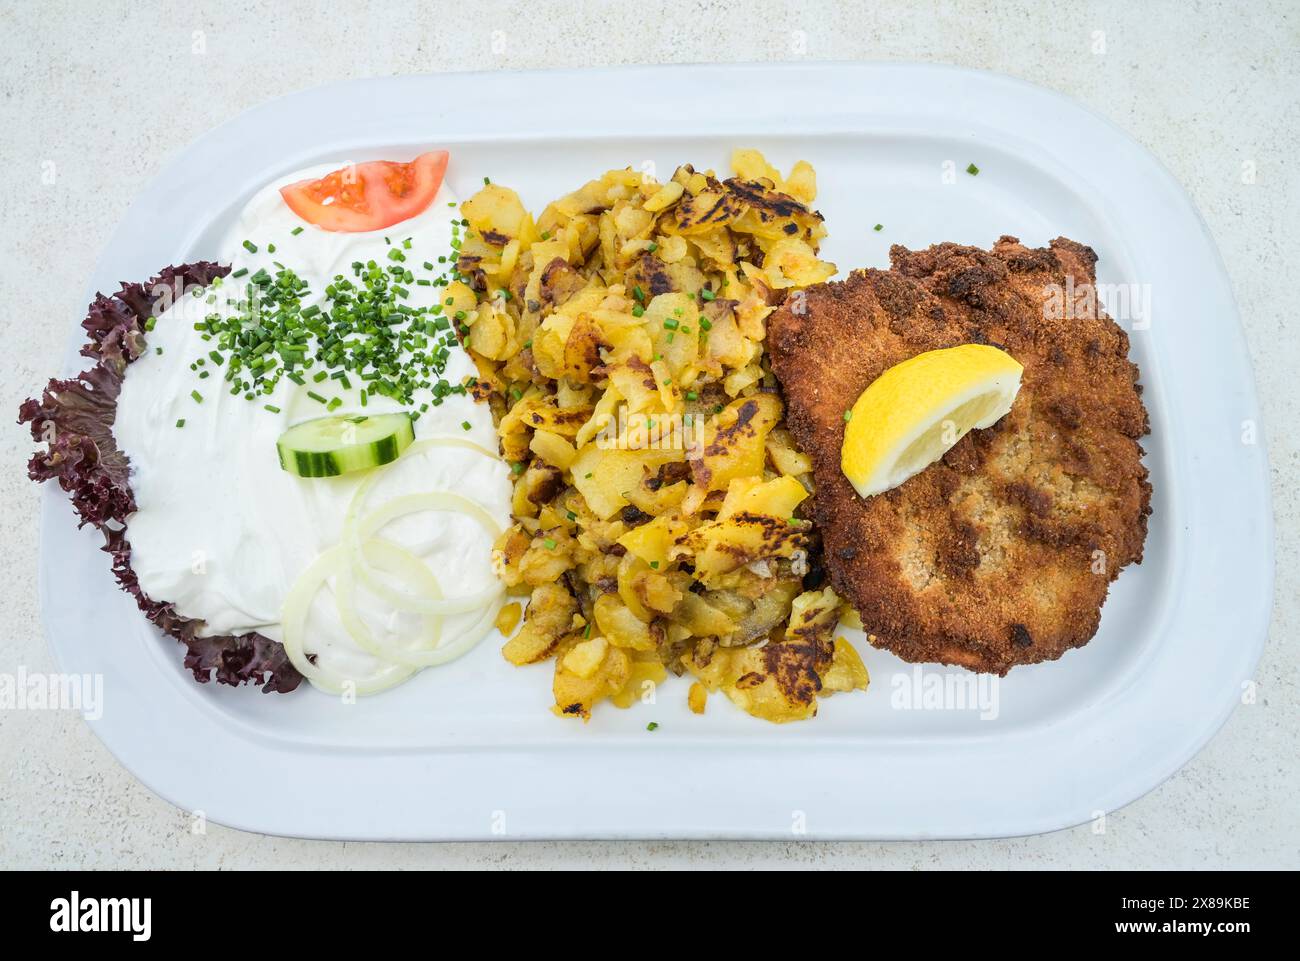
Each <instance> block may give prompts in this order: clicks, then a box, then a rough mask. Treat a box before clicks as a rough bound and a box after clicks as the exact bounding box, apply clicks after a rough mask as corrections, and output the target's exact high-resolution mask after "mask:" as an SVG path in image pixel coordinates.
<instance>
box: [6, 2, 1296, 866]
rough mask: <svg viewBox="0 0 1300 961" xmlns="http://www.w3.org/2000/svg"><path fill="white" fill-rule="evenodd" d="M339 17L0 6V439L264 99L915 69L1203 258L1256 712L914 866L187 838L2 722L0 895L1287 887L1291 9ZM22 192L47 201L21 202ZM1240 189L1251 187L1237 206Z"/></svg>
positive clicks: (621, 849)
mask: <svg viewBox="0 0 1300 961" xmlns="http://www.w3.org/2000/svg"><path fill="white" fill-rule="evenodd" d="M366 6H367V5H366V4H365V3H354V4H343V3H338V2H332V3H329V2H320V3H310V4H307V3H288V2H267V3H252V2H243V3H236V2H227V3H221V4H217V3H205V4H191V3H150V2H141V0H135V2H121V0H82V2H78V3H50V2H34V0H33V2H20V3H15V2H12V0H5V2H0V171H3V173H4V182H3V189H0V336H2V337H3V352H2V353H0V414H3V412H4V411H9V412H10V413H9V415H7V416H9V417H12V416H13V415H14V412H15V411H16V409H17V406H18V403H19V402H20V401H21V400H22V398H24V397H26V396H28V395H29V394H31V393H33V392H35V391H36V390H37V389H38V388H39V387H40V386H41V385H42V384H43V383H44V381H45V379H46V378H47V376H49V375H50V374H51V373H53V372H55V370H56V368H57V366H58V359H59V358H60V357H61V356H62V350H63V347H64V344H65V342H66V338H67V336H68V331H69V327H70V325H71V324H73V323H75V321H76V320H77V319H79V318H80V317H81V316H82V315H83V313H84V303H83V287H84V283H85V278H86V277H88V276H89V274H90V272H91V268H92V266H93V264H94V261H95V258H96V257H97V256H98V254H99V251H100V249H101V246H102V245H103V244H104V243H105V242H106V241H107V239H108V237H109V234H110V232H111V231H112V229H113V228H114V226H115V224H116V223H117V221H118V219H119V217H120V216H121V215H122V213H123V211H124V210H125V208H126V206H127V204H128V203H129V201H130V199H131V198H132V197H133V196H134V195H135V193H136V192H137V191H139V190H140V189H141V188H142V187H143V186H144V184H145V183H146V182H147V181H148V180H149V179H150V178H151V177H152V176H153V175H154V174H155V173H156V172H157V171H158V170H159V169H160V168H161V167H162V166H163V165H164V164H166V163H167V161H168V160H169V158H170V157H171V156H172V155H173V154H174V153H175V152H176V151H177V150H179V149H180V148H181V147H182V146H184V145H185V144H186V143H188V142H189V141H191V140H193V139H194V138H195V137H197V136H198V135H199V134H201V133H203V132H204V131H206V130H208V129H209V128H210V127H212V126H214V125H216V124H218V123H221V122H222V121H224V120H226V119H228V118H230V117H232V116H234V115H235V114H237V113H238V112H240V111H241V110H243V109H245V108H246V107H250V106H252V105H254V104H257V103H260V102H261V101H263V100H266V99H268V98H270V97H274V96H276V95H278V94H282V93H287V92H289V91H293V90H298V89H301V88H304V87H310V86H314V85H316V84H320V83H324V82H326V81H329V80H335V79H340V78H347V77H358V76H370V75H383V74H393V73H422V72H433V71H444V70H471V69H489V70H490V69H498V68H534V67H576V66H585V65H595V64H618V63H670V62H671V63H677V62H680V63H691V62H701V61H753V60H789V59H830V60H850V59H884V60H932V61H939V62H946V63H953V64H959V65H961V66H966V67H977V68H983V69H988V70H995V71H1001V72H1004V73H1009V74H1012V75H1015V76H1017V77H1021V78H1023V79H1025V80H1029V81H1031V82H1034V83H1038V84H1042V85H1044V86H1047V87H1052V88H1054V89H1057V90H1060V91H1062V92H1064V93H1066V94H1069V95H1071V96H1073V97H1075V98H1077V99H1079V100H1081V101H1083V102H1084V103H1085V104H1087V105H1088V106H1090V107H1092V108H1093V109H1094V110H1096V111H1098V112H1100V113H1102V114H1104V115H1105V116H1107V117H1109V118H1110V119H1112V120H1113V121H1115V122H1116V123H1118V124H1119V125H1120V126H1121V127H1123V128H1124V129H1125V130H1127V131H1128V132H1129V133H1130V134H1131V135H1132V136H1133V137H1135V138H1136V139H1137V140H1138V141H1140V142H1141V143H1143V144H1145V145H1146V146H1147V147H1148V148H1149V149H1150V150H1151V151H1152V152H1153V153H1155V155H1156V156H1157V157H1159V158H1160V160H1161V161H1163V162H1164V163H1165V164H1166V165H1167V166H1168V167H1169V168H1170V169H1171V170H1172V171H1173V173H1174V175H1175V176H1176V177H1177V178H1178V179H1179V180H1180V181H1181V182H1182V183H1183V184H1184V186H1185V187H1186V188H1187V189H1188V191H1189V192H1190V193H1191V195H1192V197H1193V199H1194V200H1195V201H1196V203H1197V205H1198V206H1199V207H1200V209H1201V211H1202V213H1203V215H1204V216H1205V218H1206V220H1207V221H1208V222H1209V225H1210V228H1211V229H1212V231H1213V232H1214V236H1215V237H1216V239H1217V241H1218V243H1219V247H1220V250H1221V251H1222V252H1223V256H1224V259H1225V261H1226V262H1227V265H1228V270H1229V273H1230V274H1231V276H1232V280H1233V283H1234V285H1235V288H1236V292H1237V297H1238V300H1239V302H1240V305H1241V313H1242V317H1243V320H1244V322H1245V326H1246V333H1247V335H1248V338H1249V341H1250V347H1251V352H1252V354H1253V356H1254V360H1255V369H1256V376H1257V380H1258V387H1259V391H1260V394H1261V402H1262V409H1263V414H1264V417H1265V430H1266V431H1267V433H1268V444H1269V454H1270V457H1271V463H1272V475H1273V491H1274V510H1275V514H1276V521H1277V561H1278V578H1277V606H1276V610H1275V612H1274V617H1273V624H1272V631H1271V636H1270V640H1269V644H1268V647H1267V648H1266V651H1265V655H1264V659H1263V662H1262V663H1261V665H1260V668H1259V671H1258V675H1257V680H1258V690H1259V699H1258V701H1257V703H1256V704H1254V705H1250V706H1243V707H1241V708H1239V709H1238V710H1237V711H1236V713H1235V714H1234V715H1233V717H1232V718H1231V719H1230V720H1229V722H1228V724H1227V726H1226V727H1225V728H1224V729H1223V731H1222V732H1220V733H1219V735H1218V736H1217V737H1216V738H1215V739H1214V740H1213V741H1212V742H1211V743H1210V745H1209V746H1208V747H1207V748H1206V749H1205V750H1204V751H1203V752H1202V753H1201V754H1200V755H1199V756H1198V757H1197V758H1196V759H1195V760H1194V761H1192V762H1191V763H1190V764H1188V765H1187V766H1186V767H1185V768H1184V769H1183V770H1182V771H1180V772H1179V773H1178V774H1177V775H1175V776H1174V777H1173V778H1172V779H1171V780H1170V781H1168V782H1167V783H1165V784H1164V785H1162V786H1161V787H1159V788H1157V789H1156V790H1154V791H1152V792H1151V793H1150V794H1149V795H1147V796H1146V797H1145V798H1143V799H1141V800H1140V801H1137V802H1135V803H1134V804H1132V805H1130V806H1129V807H1127V808H1125V809H1124V810H1122V811H1120V812H1118V813H1115V814H1113V815H1111V816H1110V817H1109V819H1108V821H1107V825H1106V832H1105V834H1102V835H1097V834H1094V833H1093V832H1092V831H1091V829H1090V828H1089V827H1086V826H1085V827H1080V828H1076V829H1073V830H1068V831H1062V832H1058V833H1056V834H1052V835H1046V836H1042V837H1035V838H1025V839H1017V840H1008V841H983V842H946V843H917V844H907V843H895V844H834V843H824V844H823V843H795V842H791V843H764V844H759V843H752V844H746V843H653V844H650V843H629V844H608V843H589V844H549V843H532V844H517V843H502V844H492V845H481V844H449V845H378V844H339V843H327V842H310V841H295V840H283V839H279V838H271V837H261V836H256V835H249V834H243V833H240V832H237V831H232V830H227V829H224V828H220V827H215V826H210V827H209V830H208V833H207V834H206V835H202V836H196V835H192V834H191V833H190V830H189V819H188V817H187V816H186V815H184V814H183V813H182V812H180V811H178V810H176V809H174V808H172V807H171V806H170V805H168V804H166V803H165V802H163V801H161V800H159V799H158V798H156V797H154V796H153V795H152V794H150V793H149V791H147V790H146V789H145V788H144V787H142V786H141V785H140V784H138V783H137V782H136V781H135V780H134V778H132V776H131V775H130V774H128V773H127V772H126V771H125V770H124V769H123V768H122V767H120V766H119V765H118V764H117V762H116V761H115V760H114V759H113V758H112V757H111V756H110V755H109V754H108V752H107V751H106V750H105V749H104V748H103V747H102V746H101V745H100V744H99V742H98V741H97V740H96V739H95V737H94V736H93V735H92V734H91V733H90V730H89V728H88V727H87V726H86V725H85V724H84V723H83V722H82V721H81V720H80V718H79V716H77V715H74V714H57V713H53V712H17V711H7V712H6V711H0V868H9V867H43V866H69V867H73V866H86V867H173V868H180V867H207V868H235V867H255V866H264V867H270V866H274V867H303V868H315V867H383V866H396V867H416V866H447V867H542V866H567V867H619V866H633V867H652V866H656V867H667V866H678V867H680V866H694V867H706V866H707V867H719V868H728V867H730V868H759V867H769V866H777V865H793V866H798V867H847V866H889V867H916V868H921V867H951V868H962V867H999V866H1031V867H1060V868H1066V867H1082V868H1118V867H1157V866H1168V867H1183V868H1201V867H1215V866H1219V867H1262V866H1287V867H1292V868H1294V867H1297V866H1300V824H1298V820H1300V819H1298V817H1297V801H1296V798H1297V797H1300V778H1298V777H1297V757H1300V744H1298V743H1297V728H1298V727H1300V723H1298V722H1300V710H1297V708H1298V707H1300V705H1298V703H1297V693H1296V665H1297V654H1298V653H1300V647H1298V645H1297V642H1296V641H1297V630H1298V629H1300V623H1298V615H1300V605H1298V603H1297V578H1296V573H1297V549H1298V547H1300V516H1298V514H1300V511H1298V510H1297V499H1296V497H1295V495H1294V493H1293V492H1294V490H1295V489H1296V487H1297V484H1300V471H1298V470H1297V468H1298V467H1300V464H1298V463H1297V443H1296V433H1295V431H1296V424H1297V422H1298V420H1300V387H1297V380H1298V379H1300V339H1298V337H1300V331H1298V328H1300V321H1297V320H1296V319H1295V303H1296V299H1295V296H1294V294H1293V293H1292V290H1293V288H1294V283H1293V280H1292V277H1291V276H1290V272H1291V271H1293V270H1294V268H1295V263H1296V251H1297V250H1300V226H1298V225H1300V210H1298V209H1297V184H1298V182H1300V178H1298V177H1297V170H1296V166H1297V162H1298V159H1300V109H1297V105H1298V102H1300V101H1298V97H1300V4H1296V3H1295V2H1294V0H1273V2H1255V3H1215V2H1191V3H1188V2H1133V0H1116V2H1111V3H1088V2H1082V0H1038V2H1020V3H993V2H988V3H980V2H956V0H954V2H941V3H904V2H892V3H873V4H854V3H829V2H827V3H818V2H812V0H804V2H777V0H745V2H739V3H730V2H706V0H693V2H692V0H678V2H670V3H655V2H650V0H643V2H634V3H622V2H609V3H602V2H575V0H569V2H558V3H556V2H546V0H533V2H523V0H516V2H499V0H472V2H463V0H462V2H459V3H436V2H423V3H395V2H385V3H380V2H378V0H376V2H374V4H373V9H374V12H373V13H372V14H369V15H367V14H364V13H363V14H361V15H360V16H358V17H356V19H354V20H352V21H349V20H348V19H347V14H346V13H345V12H344V11H345V10H347V9H348V8H349V7H355V8H365V7H366ZM1098 30H1100V31H1104V32H1105V45H1106V52H1105V53H1104V54H1100V55H1099V54H1095V53H1093V52H1092V48H1093V41H1094V31H1098ZM195 31H202V35H203V41H204V45H205V48H206V49H205V50H204V51H203V52H201V53H197V52H194V49H193V47H194V38H195V36H196V34H195ZM495 31H500V33H499V34H498V35H497V36H498V41H500V40H502V39H503V40H504V49H502V48H501V44H500V42H498V43H497V44H496V45H495V46H494V44H493V37H494V32H495ZM796 31H802V34H803V36H804V37H806V48H802V49H801V48H800V46H799V45H798V41H797V40H796V38H797V36H798V34H797V33H796ZM494 50H500V51H501V52H494ZM524 95H525V96H526V95H527V93H526V91H525V92H524ZM579 95H580V94H579ZM705 95H707V94H705ZM754 95H755V96H762V92H761V91H755V93H754ZM719 107H720V109H725V105H719ZM339 122H340V123H341V124H342V123H346V118H344V117H340V118H339ZM50 162H52V163H53V164H54V169H55V170H56V171H57V178H56V181H55V183H54V184H53V185H47V184H43V183H42V177H41V174H42V171H43V170H44V169H47V168H46V167H45V165H46V164H48V163H50ZM1244 162H1251V163H1253V164H1254V167H1255V170H1256V171H1257V173H1256V178H1255V182H1254V183H1243V177H1242V171H1243V163H1244ZM1288 254H1289V256H1288ZM29 448H30V444H29V442H28V440H27V439H26V438H25V437H24V433H23V431H21V430H20V429H19V428H17V427H10V428H7V429H4V430H3V431H0V496H2V497H3V504H4V510H3V511H2V512H0V525H3V527H2V528H0V565H3V576H0V672H14V671H16V670H17V667H18V666H19V665H25V666H26V667H27V668H28V669H29V670H32V671H47V670H52V669H53V664H52V660H51V658H50V655H49V653H48V651H47V650H46V648H45V644H44V641H43V639H42V634H41V628H40V620H39V619H40V611H39V610H38V609H37V604H36V600H35V598H36V589H35V583H36V576H35V571H36V555H37V522H36V517H37V511H36V506H37V505H36V502H37V497H36V493H37V492H36V489H35V487H34V485H31V484H29V483H28V482H27V481H26V480H25V477H24V468H23V465H24V462H25V459H26V457H27V455H28V453H29ZM105 576H107V571H106V573H105ZM1224 601H1225V603H1231V599H1230V598H1225V599H1224Z"/></svg>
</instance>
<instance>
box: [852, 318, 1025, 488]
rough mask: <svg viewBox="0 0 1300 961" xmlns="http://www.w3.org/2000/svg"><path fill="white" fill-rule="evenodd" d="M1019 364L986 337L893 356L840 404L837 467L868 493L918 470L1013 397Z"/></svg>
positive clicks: (991, 420) (985, 423)
mask: <svg viewBox="0 0 1300 961" xmlns="http://www.w3.org/2000/svg"><path fill="white" fill-rule="evenodd" d="M1023 372H1024V367H1022V366H1021V365H1020V364H1019V363H1017V362H1016V360H1015V358H1014V357H1012V356H1011V355H1010V354H1008V353H1006V352H1005V351H1001V350H998V349H997V348H996V347H989V346H986V345H984V344H963V345H962V346H960V347H949V348H946V349H944V350H931V351H927V352H925V353H924V354H917V355H916V356H915V357H912V358H910V359H909V360H905V361H903V362H902V363H900V364H895V365H894V366H893V367H891V368H889V369H888V370H887V371H885V372H884V373H883V374H881V375H880V376H879V377H877V378H876V379H875V380H874V381H872V382H871V384H870V386H868V387H867V389H866V390H864V391H863V392H862V396H861V397H859V398H858V401H857V403H856V404H854V405H853V410H852V411H846V412H845V415H844V416H845V419H846V420H847V421H848V423H847V424H846V425H845V429H844V446H843V448H842V449H841V453H840V467H841V469H842V470H843V471H844V476H846V477H847V478H848V479H849V483H851V484H852V485H853V487H854V489H855V490H857V492H858V493H859V494H861V495H862V496H863V497H871V496H872V495H874V494H881V493H883V492H885V491H887V490H890V489H892V488H894V487H897V486H898V485H899V484H901V483H903V481H905V480H907V479H908V478H909V477H912V476H913V475H915V474H919V473H920V472H921V471H923V470H925V468H927V467H929V466H930V465H931V464H933V463H934V462H935V461H937V460H938V459H939V458H940V457H942V456H943V455H944V454H946V453H947V452H948V449H949V448H950V447H952V446H953V444H955V443H957V441H959V440H961V439H962V438H963V437H965V436H966V434H967V433H968V432H969V431H970V430H972V429H973V428H977V427H979V428H983V427H992V426H993V425H994V424H995V423H997V422H998V420H1000V419H1001V418H1002V417H1003V416H1004V415H1005V414H1006V413H1007V411H1009V410H1011V405H1012V403H1013V402H1014V401H1015V399H1016V394H1017V393H1018V392H1019V390H1020V375H1021V373H1023Z"/></svg>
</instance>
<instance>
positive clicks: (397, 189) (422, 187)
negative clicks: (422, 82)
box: [280, 150, 448, 233]
mask: <svg viewBox="0 0 1300 961" xmlns="http://www.w3.org/2000/svg"><path fill="white" fill-rule="evenodd" d="M447 156H448V155H447V151H445V150H430V151H429V152H428V153H422V154H420V156H418V157H416V158H415V159H414V160H412V161H411V162H410V163H395V162H393V161H391V160H373V161H371V162H369V163H363V164H353V165H352V166H350V167H342V168H340V169H338V170H336V171H334V172H333V173H331V174H326V175H325V176H324V177H321V178H320V179H319V180H300V181H298V182H297V183H293V184H289V186H287V187H281V188H280V195H281V196H282V197H284V202H285V203H287V204H288V205H289V209H290V210H292V211H293V212H294V213H296V214H297V215H298V216H299V217H301V218H302V219H303V220H305V221H307V222H308V223H309V224H315V225H316V226H317V227H320V228H321V229H322V230H332V231H337V232H340V233H360V232H362V231H366V230H382V229H383V228H385V227H391V226H392V225H393V224H397V223H401V222H402V221H403V220H409V219H410V218H411V217H414V216H415V215H416V214H420V213H423V212H424V211H425V210H426V209H427V208H428V206H429V204H431V203H433V198H434V197H435V196H437V194H438V188H439V187H441V186H442V178H443V176H444V175H445V174H446V173H447Z"/></svg>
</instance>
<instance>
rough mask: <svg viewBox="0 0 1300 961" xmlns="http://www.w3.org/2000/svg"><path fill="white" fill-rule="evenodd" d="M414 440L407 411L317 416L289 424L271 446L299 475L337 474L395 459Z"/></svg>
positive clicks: (367, 467) (413, 430)
mask: <svg viewBox="0 0 1300 961" xmlns="http://www.w3.org/2000/svg"><path fill="white" fill-rule="evenodd" d="M413 440H415V424H414V423H413V422H412V421H411V417H410V415H409V414H373V415H369V416H367V415H365V414H350V415H347V416H342V417H317V418H314V419H312V420H306V421H303V422H302V423H301V424H296V425H294V426H293V427H290V428H289V429H288V430H286V431H285V432H284V433H283V434H281V435H280V439H279V440H278V441H276V443H275V447H276V450H277V451H279V454H280V466H281V467H283V468H284V469H285V470H287V471H288V472H289V473H290V474H296V475H297V476H299V477H337V476H338V475H339V474H350V473H352V472H353V471H359V470H369V469H370V468H371V467H379V466H381V465H383V464H387V463H389V462H391V461H395V460H397V458H398V457H400V456H401V454H402V451H404V450H406V448H407V447H409V446H410V445H411V441H413Z"/></svg>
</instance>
